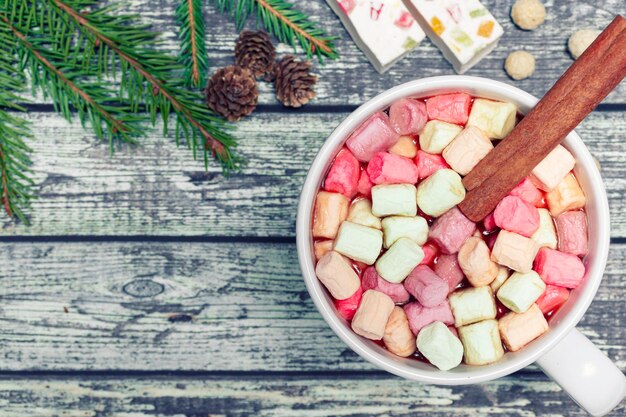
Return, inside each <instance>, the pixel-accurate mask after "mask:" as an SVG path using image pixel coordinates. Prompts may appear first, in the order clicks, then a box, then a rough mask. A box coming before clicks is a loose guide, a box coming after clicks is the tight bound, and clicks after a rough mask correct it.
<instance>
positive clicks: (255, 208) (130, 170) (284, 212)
mask: <svg viewBox="0 0 626 417" xmlns="http://www.w3.org/2000/svg"><path fill="white" fill-rule="evenodd" d="M345 116H346V114H345V113H321V114H316V113H302V114H294V113H264V114H256V115H254V116H253V117H251V118H249V119H246V120H244V121H242V122H240V123H239V124H238V129H237V136H238V137H239V138H240V143H241V153H242V154H243V155H245V156H246V158H247V159H248V161H249V164H248V166H247V167H245V169H244V171H243V173H242V174H240V175H236V176H234V177H231V178H223V177H221V175H219V170H218V168H217V167H216V166H215V164H212V165H211V167H210V171H209V172H208V173H205V172H204V167H203V164H202V163H201V162H200V161H193V160H192V157H191V153H190V152H189V151H188V150H187V149H186V148H180V149H177V148H176V146H175V145H174V144H173V143H172V142H171V140H169V139H165V138H163V137H162V135H161V132H160V130H159V129H155V130H152V131H151V133H150V134H149V135H148V137H147V138H146V139H145V145H144V146H143V147H141V148H138V149H123V150H120V151H118V152H117V153H115V154H114V155H113V156H110V155H109V150H108V147H107V146H106V145H104V144H97V143H95V142H94V139H93V137H92V136H91V135H90V134H89V133H87V132H86V131H85V130H83V129H82V128H81V127H80V125H79V123H78V122H76V123H74V124H72V125H69V124H67V123H66V122H65V121H64V120H63V119H61V118H60V117H59V116H57V115H55V114H51V113H33V114H31V115H30V116H29V117H30V118H31V120H32V121H33V123H34V126H35V127H36V132H35V134H36V138H37V139H36V142H35V145H36V149H37V151H36V152H35V153H34V155H33V159H34V163H35V165H34V168H35V170H36V172H37V182H38V183H39V184H40V186H39V188H40V198H39V199H38V200H37V201H36V202H35V203H34V206H33V218H32V222H33V225H32V226H31V227H25V226H23V225H16V224H14V223H12V222H10V221H8V220H7V219H6V218H2V222H3V223H2V224H3V233H4V234H5V235H31V236H32V235H176V236H181V235H186V236H190V235H196V236H198V235H201V236H293V235H294V224H295V217H296V207H297V203H298V198H299V194H300V188H301V186H302V183H303V182H304V178H305V176H306V172H307V170H308V168H309V166H310V164H311V162H312V161H313V158H314V157H315V154H316V153H317V151H318V149H319V147H320V146H321V144H322V143H323V141H324V139H325V138H326V137H327V135H328V134H330V132H331V131H332V130H333V129H334V127H335V126H336V125H337V124H339V122H340V121H341V120H342V119H343V118H344V117H345ZM294 126H297V128H294ZM579 132H580V134H581V135H582V137H583V138H584V140H585V141H586V143H587V144H588V146H589V147H590V149H591V150H592V152H593V153H594V154H595V155H596V156H597V158H598V159H599V160H600V161H601V162H602V165H603V173H604V178H605V184H606V186H607V188H608V191H609V197H610V199H611V208H612V224H613V236H614V237H626V216H625V215H624V213H625V209H626V207H625V202H624V199H623V195H624V193H625V192H626V178H624V172H625V170H626V158H624V149H623V139H624V132H626V117H625V116H624V113H621V112H595V113H593V114H592V115H591V116H589V118H588V119H587V120H585V121H584V122H583V123H582V125H581V127H580V129H579Z"/></svg>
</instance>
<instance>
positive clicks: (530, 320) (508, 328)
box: [498, 304, 549, 352]
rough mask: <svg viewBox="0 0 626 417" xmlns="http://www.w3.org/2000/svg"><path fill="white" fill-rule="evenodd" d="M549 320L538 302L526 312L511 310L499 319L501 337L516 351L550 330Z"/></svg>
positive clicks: (510, 349) (512, 350)
mask: <svg viewBox="0 0 626 417" xmlns="http://www.w3.org/2000/svg"><path fill="white" fill-rule="evenodd" d="M548 327H549V326H548V322H547V321H546V318H545V317H544V316H543V313H542V312H541V309H540V308H539V307H537V304H533V305H532V306H531V307H530V308H529V309H528V310H526V312H524V313H521V314H520V313H514V312H510V313H508V314H507V315H505V316H504V317H502V318H501V319H500V320H498V329H499V330H500V337H501V338H502V341H503V342H504V345H505V346H506V348H507V349H508V350H509V351H511V352H515V351H517V350H520V349H521V348H523V347H524V346H526V345H527V344H528V343H530V342H532V341H533V340H535V339H536V338H538V337H539V336H541V335H542V334H544V333H545V332H547V331H548Z"/></svg>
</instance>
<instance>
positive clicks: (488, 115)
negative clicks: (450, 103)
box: [467, 98, 517, 139]
mask: <svg viewBox="0 0 626 417" xmlns="http://www.w3.org/2000/svg"><path fill="white" fill-rule="evenodd" d="M516 117H517V107H515V105H514V104H513V103H505V102H502V101H493V100H486V99H483V98H477V99H476V100H474V104H473V105H472V111H471V112H470V115H469V119H468V120H467V125H468V126H476V127H477V128H479V129H480V130H482V131H483V132H485V134H486V135H487V136H489V137H490V138H493V139H503V138H504V137H505V136H506V135H508V134H509V133H511V130H513V128H514V127H515V118H516Z"/></svg>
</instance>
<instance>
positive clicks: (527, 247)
mask: <svg viewBox="0 0 626 417" xmlns="http://www.w3.org/2000/svg"><path fill="white" fill-rule="evenodd" d="M538 250H539V246H537V243H536V242H535V241H534V240H531V239H529V238H527V237H524V236H522V235H518V234H517V233H513V232H507V231H506V230H500V232H499V233H498V237H497V238H496V243H495V244H494V245H493V250H492V251H491V260H493V261H494V262H497V263H498V264H500V265H503V266H508V267H509V268H511V269H512V270H514V271H517V272H522V273H527V272H530V271H531V270H532V269H533V260H534V259H535V256H536V255H537V251H538Z"/></svg>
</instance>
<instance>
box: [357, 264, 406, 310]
mask: <svg viewBox="0 0 626 417" xmlns="http://www.w3.org/2000/svg"><path fill="white" fill-rule="evenodd" d="M361 286H362V287H363V290H376V291H380V292H382V293H383V294H387V295H388V296H389V297H390V298H391V299H392V300H393V302H394V303H396V304H404V303H406V302H407V301H409V298H411V294H409V292H408V291H407V290H406V288H404V285H402V284H399V283H392V282H389V281H385V280H384V279H383V278H382V277H381V276H380V275H378V272H376V268H375V267H373V266H368V267H367V268H366V269H365V271H363V277H362V278H361Z"/></svg>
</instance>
